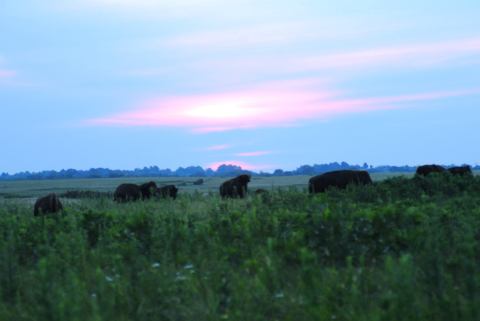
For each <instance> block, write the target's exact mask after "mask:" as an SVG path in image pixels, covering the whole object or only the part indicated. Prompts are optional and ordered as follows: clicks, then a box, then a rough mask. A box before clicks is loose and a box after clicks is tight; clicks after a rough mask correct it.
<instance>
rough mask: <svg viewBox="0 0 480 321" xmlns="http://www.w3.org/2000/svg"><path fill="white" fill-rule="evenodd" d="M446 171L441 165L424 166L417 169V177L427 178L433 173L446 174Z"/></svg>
mask: <svg viewBox="0 0 480 321" xmlns="http://www.w3.org/2000/svg"><path fill="white" fill-rule="evenodd" d="M445 171H446V169H445V168H444V167H442V166H440V165H434V164H432V165H422V166H419V167H417V171H416V172H415V174H416V175H421V176H427V175H429V174H432V173H444V172H445Z"/></svg>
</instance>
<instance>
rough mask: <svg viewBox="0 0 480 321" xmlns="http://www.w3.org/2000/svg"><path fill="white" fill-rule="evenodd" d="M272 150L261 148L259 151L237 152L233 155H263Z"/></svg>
mask: <svg viewBox="0 0 480 321" xmlns="http://www.w3.org/2000/svg"><path fill="white" fill-rule="evenodd" d="M271 153H272V152H271V151H269V150H261V151H256V152H244V153H237V154H235V156H239V157H256V156H263V155H269V154H271Z"/></svg>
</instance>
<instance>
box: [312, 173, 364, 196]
mask: <svg viewBox="0 0 480 321" xmlns="http://www.w3.org/2000/svg"><path fill="white" fill-rule="evenodd" d="M371 183H372V179H371V178H370V175H369V174H368V172H367V171H356V170H340V171H333V172H327V173H324V174H321V175H317V176H314V177H312V178H310V180H309V181H308V191H309V192H310V193H311V194H314V193H323V192H325V191H326V190H327V189H328V188H330V187H336V188H340V189H344V188H346V187H347V186H348V185H349V184H359V185H366V184H371Z"/></svg>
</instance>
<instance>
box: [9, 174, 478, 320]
mask: <svg viewBox="0 0 480 321" xmlns="http://www.w3.org/2000/svg"><path fill="white" fill-rule="evenodd" d="M193 180H195V179H194V178H192V181H193ZM49 183H50V184H55V181H53V182H49ZM207 183H208V182H207ZM207 185H208V184H207ZM101 191H107V190H106V189H105V190H101ZM18 192H19V193H20V192H21V194H22V196H28V195H27V194H26V193H25V192H22V191H20V188H18ZM204 192H208V189H207V190H205V191H199V192H194V191H193V190H192V191H191V193H183V194H181V196H180V197H179V199H177V200H176V201H172V200H155V201H154V200H152V201H148V202H138V203H131V204H121V205H118V204H114V203H113V202H112V201H111V199H110V198H109V197H102V196H101V195H99V197H95V198H91V199H88V198H80V199H75V200H71V201H66V202H65V204H66V206H65V207H66V213H65V214H64V215H53V216H50V217H43V218H36V217H33V215H32V206H31V204H30V203H29V202H28V201H26V200H25V199H21V200H18V199H12V198H5V199H3V200H0V320H2V321H3V320H5V321H10V320H12V321H13V320H15V321H21V320H29V321H30V320H36V321H43V320H45V321H47V320H48V321H55V320H62V321H65V320H79V321H80V320H81V321H87V320H118V321H122V320H125V321H126V320H142V321H147V320H239V321H247V320H248V321H255V320H259V321H260V320H261V321H264V320H292V321H298V320H356V321H362V320H363V321H372V320H408V321H411V320H446V321H447V320H448V321H452V320H462V321H466V320H480V309H479V308H478V307H479V306H480V265H479V263H480V243H479V240H480V177H465V178H462V177H455V176H451V175H431V177H428V178H415V179H409V178H405V177H397V178H390V179H386V180H384V181H382V182H377V183H375V184H374V185H372V186H365V187H356V186H350V187H349V188H348V189H347V190H345V191H339V190H335V189H333V190H330V191H329V192H327V193H326V194H323V195H315V196H310V195H308V194H307V193H306V192H305V190H304V189H303V188H302V187H300V188H284V189H276V190H275V191H274V192H272V193H269V194H267V195H259V196H256V197H255V196H251V197H249V198H248V199H245V200H226V201H223V200H220V198H219V197H218V195H217V192H216V191H215V192H211V193H210V194H208V195H205V193H204ZM8 193H10V194H11V195H13V194H14V193H13V190H10V191H8ZM32 195H34V194H32Z"/></svg>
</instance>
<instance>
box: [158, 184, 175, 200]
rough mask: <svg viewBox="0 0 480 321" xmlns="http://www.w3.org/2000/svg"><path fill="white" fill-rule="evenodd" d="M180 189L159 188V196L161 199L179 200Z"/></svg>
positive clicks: (167, 186) (169, 186)
mask: <svg viewBox="0 0 480 321" xmlns="http://www.w3.org/2000/svg"><path fill="white" fill-rule="evenodd" d="M177 193H178V188H177V187H175V185H166V186H162V187H160V188H157V196H159V197H161V198H167V197H171V198H173V199H176V198H177Z"/></svg>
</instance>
